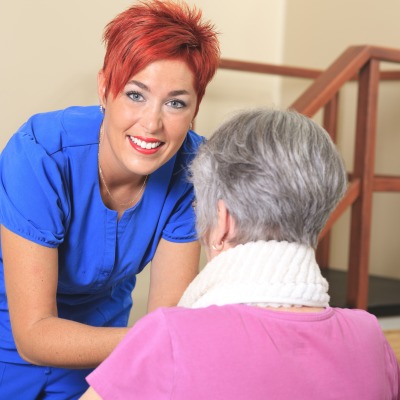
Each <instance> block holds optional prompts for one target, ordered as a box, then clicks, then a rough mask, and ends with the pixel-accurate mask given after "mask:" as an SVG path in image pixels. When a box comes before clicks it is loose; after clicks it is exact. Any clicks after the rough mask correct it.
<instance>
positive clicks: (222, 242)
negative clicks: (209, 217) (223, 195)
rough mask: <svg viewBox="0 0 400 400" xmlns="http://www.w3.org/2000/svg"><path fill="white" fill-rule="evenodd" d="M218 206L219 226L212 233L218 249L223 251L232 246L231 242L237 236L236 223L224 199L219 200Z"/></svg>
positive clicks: (214, 244) (214, 243)
mask: <svg viewBox="0 0 400 400" xmlns="http://www.w3.org/2000/svg"><path fill="white" fill-rule="evenodd" d="M217 207H218V208H217V226H216V228H215V230H214V232H213V235H212V236H213V238H212V239H213V241H212V243H213V246H214V247H215V249H216V250H217V251H222V250H227V249H228V248H230V247H232V245H231V244H230V242H231V239H232V238H234V236H235V232H236V224H235V220H234V219H233V217H232V215H231V213H230V212H229V210H228V209H227V208H226V205H225V202H224V201H223V200H218V205H217Z"/></svg>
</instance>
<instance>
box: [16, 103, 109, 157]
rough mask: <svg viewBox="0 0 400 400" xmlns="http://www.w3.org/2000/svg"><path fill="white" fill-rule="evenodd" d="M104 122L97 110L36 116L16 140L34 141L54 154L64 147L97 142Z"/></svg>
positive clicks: (68, 110)
mask: <svg viewBox="0 0 400 400" xmlns="http://www.w3.org/2000/svg"><path fill="white" fill-rule="evenodd" d="M101 121H102V114H101V113H100V111H99V110H98V108H97V107H95V106H87V107H78V106H75V107H69V108H66V109H64V110H56V111H50V112H46V113H40V114H35V115H33V116H32V117H31V118H29V120H28V121H27V122H26V123H25V124H24V125H22V126H21V128H20V129H19V130H18V132H17V133H16V134H15V136H17V137H20V138H25V139H28V140H30V141H33V142H35V143H36V144H39V145H41V146H42V147H43V148H45V150H46V152H47V153H48V154H53V153H56V152H57V151H60V150H61V149H62V148H65V147H71V146H80V145H84V144H93V143H96V142H98V133H99V129H100V125H101Z"/></svg>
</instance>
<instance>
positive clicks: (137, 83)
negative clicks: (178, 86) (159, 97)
mask: <svg viewBox="0 0 400 400" xmlns="http://www.w3.org/2000/svg"><path fill="white" fill-rule="evenodd" d="M128 84H134V85H136V86H138V87H140V89H143V90H146V91H147V92H151V90H150V88H149V87H148V86H147V85H145V84H144V83H143V82H140V81H135V80H131V81H129V82H128ZM182 94H190V93H189V92H188V91H187V90H185V89H182V90H172V91H171V92H169V93H168V95H169V96H179V95H182Z"/></svg>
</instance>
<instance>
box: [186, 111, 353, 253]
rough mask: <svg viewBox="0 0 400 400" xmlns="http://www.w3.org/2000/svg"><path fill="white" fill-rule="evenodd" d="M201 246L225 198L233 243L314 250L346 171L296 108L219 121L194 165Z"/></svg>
mask: <svg viewBox="0 0 400 400" xmlns="http://www.w3.org/2000/svg"><path fill="white" fill-rule="evenodd" d="M190 171H191V179H192V182H193V184H194V189H195V194H196V217H197V231H198V234H199V237H200V238H201V240H202V241H203V243H206V242H207V236H208V234H209V232H210V229H211V228H212V227H213V226H214V224H215V223H216V221H217V202H218V200H220V199H222V200H224V202H225V204H226V207H227V209H228V210H229V212H230V213H231V215H232V217H233V218H234V220H235V223H236V228H237V232H236V236H235V238H234V242H235V244H241V243H247V242H250V241H257V240H277V241H288V242H297V243H301V244H305V245H308V246H312V247H316V245H317V241H318V235H319V234H320V232H321V230H322V228H323V227H324V225H325V223H326V221H327V219H328V217H329V215H330V213H331V212H332V211H333V209H334V208H335V206H336V205H337V204H338V202H339V201H340V199H341V198H342V197H343V195H344V193H345V191H346V187H347V174H346V170H345V167H344V164H343V160H342V157H341V156H340V154H339V152H338V150H337V149H336V147H335V145H334V143H333V142H332V140H331V138H330V136H329V135H328V133H327V132H326V131H325V130H324V129H323V128H321V127H320V126H319V125H318V124H317V123H315V122H314V121H312V120H311V119H309V118H307V117H305V116H304V115H301V114H299V113H296V112H294V111H277V110H268V109H255V110H249V111H244V112H240V113H239V114H237V115H236V116H234V117H232V118H231V119H229V120H228V121H227V122H225V123H224V124H222V125H221V126H220V127H219V128H218V129H217V130H216V132H215V133H214V134H213V135H212V137H211V138H210V139H209V140H208V141H207V142H206V143H204V144H203V145H202V146H201V147H200V150H199V152H198V154H197V156H196V157H195V159H194V161H193V162H192V164H191V167H190Z"/></svg>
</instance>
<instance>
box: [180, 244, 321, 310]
mask: <svg viewBox="0 0 400 400" xmlns="http://www.w3.org/2000/svg"><path fill="white" fill-rule="evenodd" d="M225 304H252V305H262V306H269V307H293V306H296V307H298V306H309V307H328V306H329V295H328V282H327V281H326V279H325V278H324V277H323V276H322V275H321V271H320V269H319V267H318V265H317V263H316V260H315V252H314V249H312V248H311V247H307V246H304V245H300V244H296V243H288V242H276V241H268V242H265V241H258V242H250V243H246V244H244V245H238V246H236V247H234V248H231V249H229V250H227V251H224V252H222V253H221V254H219V255H218V256H216V257H214V258H213V259H212V260H211V261H210V262H209V263H208V264H207V265H206V266H205V267H204V269H203V270H202V271H201V272H200V274H199V275H198V276H197V277H196V278H195V279H194V280H193V282H192V283H191V284H190V285H189V287H188V288H187V289H186V291H185V292H184V294H183V296H182V298H181V300H180V302H179V304H178V306H182V307H189V308H200V307H207V306H210V305H225Z"/></svg>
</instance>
